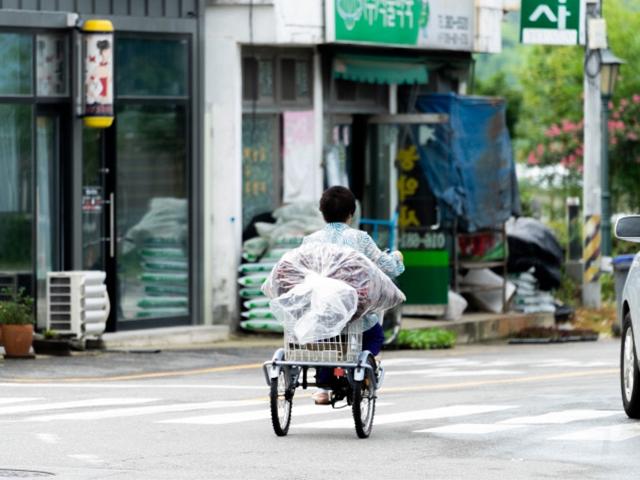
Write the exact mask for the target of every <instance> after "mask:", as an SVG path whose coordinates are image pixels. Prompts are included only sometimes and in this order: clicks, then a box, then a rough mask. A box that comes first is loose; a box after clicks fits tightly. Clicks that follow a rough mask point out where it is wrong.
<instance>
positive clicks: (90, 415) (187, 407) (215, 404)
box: [25, 400, 268, 422]
mask: <svg viewBox="0 0 640 480" xmlns="http://www.w3.org/2000/svg"><path fill="white" fill-rule="evenodd" d="M251 405H264V406H265V408H268V403H267V402H266V401H265V400H233V401H224V400H222V401H221V400H218V401H211V402H199V403H180V404H173V405H151V406H146V407H127V408H112V409H109V410H95V411H88V412H72V413H61V414H55V415H39V416H36V417H29V418H27V419H25V421H28V422H51V421H55V420H101V419H105V418H124V417H135V416H141V415H153V414H157V413H172V412H189V411H193V410H210V409H217V408H231V407H246V406H251Z"/></svg>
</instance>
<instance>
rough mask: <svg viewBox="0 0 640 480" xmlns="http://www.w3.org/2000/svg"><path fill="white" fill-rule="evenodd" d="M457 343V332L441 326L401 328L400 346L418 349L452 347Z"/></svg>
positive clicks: (399, 335)
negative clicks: (417, 328)
mask: <svg viewBox="0 0 640 480" xmlns="http://www.w3.org/2000/svg"><path fill="white" fill-rule="evenodd" d="M455 344H456V334H455V333H454V332H450V331H448V330H443V329H441V328H426V329H423V330H400V333H399V334H398V346H399V347H401V348H411V349H416V350H430V349H435V348H452V347H453V346H454V345H455Z"/></svg>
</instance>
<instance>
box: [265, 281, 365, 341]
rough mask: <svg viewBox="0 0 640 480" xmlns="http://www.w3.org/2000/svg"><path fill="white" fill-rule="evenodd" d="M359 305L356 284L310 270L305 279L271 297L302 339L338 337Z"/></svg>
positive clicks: (285, 321) (289, 328) (273, 306)
mask: <svg viewBox="0 0 640 480" xmlns="http://www.w3.org/2000/svg"><path fill="white" fill-rule="evenodd" d="M357 307H358V294H357V293H356V290H355V289H354V288H353V287H350V286H349V285H347V284H346V283H345V282H343V281H340V280H334V279H333V278H327V277H322V276H320V275H318V274H317V273H313V272H311V273H309V274H308V275H307V276H306V278H305V280H304V282H302V283H300V284H298V285H296V286H295V287H293V288H292V289H291V290H289V291H288V292H287V293H285V294H284V295H281V296H279V297H277V298H275V299H273V300H272V301H271V311H272V313H273V315H274V316H275V317H276V318H277V319H278V320H280V321H281V322H282V323H283V325H284V328H285V330H286V331H287V332H292V333H293V335H294V336H295V338H296V340H297V341H298V342H299V343H309V342H314V341H318V340H322V339H325V338H331V337H335V336H337V335H339V334H340V332H341V331H342V329H343V328H344V327H345V326H346V325H347V323H348V322H349V320H351V317H353V314H354V313H355V311H356V308H357Z"/></svg>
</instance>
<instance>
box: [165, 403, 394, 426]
mask: <svg viewBox="0 0 640 480" xmlns="http://www.w3.org/2000/svg"><path fill="white" fill-rule="evenodd" d="M387 405H391V404H390V403H387V402H380V403H379V404H376V406H387ZM345 411H346V412H348V413H349V415H350V414H351V410H350V409H344V410H343V409H335V408H331V407H330V406H318V405H305V406H302V407H298V406H294V408H293V410H292V415H293V418H295V417H298V416H303V415H326V414H338V413H339V412H343V413H344V412H345ZM269 418H271V412H270V410H269V404H268V403H266V402H265V408H263V409H260V410H250V411H246V412H238V413H222V414H216V415H201V416H197V417H187V418H176V419H173V420H161V421H158V422H156V423H179V424H190V425H229V424H231V423H245V422H252V421H254V420H264V419H269ZM351 422H352V424H353V420H351Z"/></svg>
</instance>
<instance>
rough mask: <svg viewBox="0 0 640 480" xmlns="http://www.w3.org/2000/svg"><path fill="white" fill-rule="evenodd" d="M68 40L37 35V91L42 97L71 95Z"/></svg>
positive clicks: (53, 36) (63, 36)
mask: <svg viewBox="0 0 640 480" xmlns="http://www.w3.org/2000/svg"><path fill="white" fill-rule="evenodd" d="M67 58H68V54H67V38H66V36H65V35H59V34H53V33H47V34H39V35H36V91H37V94H38V96H41V97H60V96H66V95H68V94H69V81H68V75H67V70H68V67H67Z"/></svg>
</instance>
